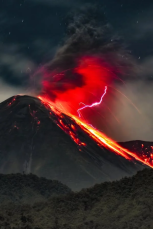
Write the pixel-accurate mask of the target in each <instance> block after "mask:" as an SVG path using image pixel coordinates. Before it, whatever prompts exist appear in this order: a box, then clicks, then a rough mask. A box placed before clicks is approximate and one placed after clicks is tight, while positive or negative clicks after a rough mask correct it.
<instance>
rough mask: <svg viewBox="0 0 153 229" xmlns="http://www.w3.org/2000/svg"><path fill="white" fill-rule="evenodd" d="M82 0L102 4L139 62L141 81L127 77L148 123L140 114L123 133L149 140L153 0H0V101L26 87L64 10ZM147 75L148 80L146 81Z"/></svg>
mask: <svg viewBox="0 0 153 229" xmlns="http://www.w3.org/2000/svg"><path fill="white" fill-rule="evenodd" d="M86 3H91V4H93V3H97V4H98V5H99V7H101V8H102V10H103V12H104V14H105V16H106V20H107V21H108V22H109V23H110V24H111V26H112V28H113V30H114V33H116V34H118V35H119V36H121V38H122V39H123V40H124V41H125V43H126V44H127V46H128V49H129V50H131V53H132V55H133V56H134V57H135V58H136V60H137V61H138V66H140V67H141V71H139V75H140V78H141V79H143V81H144V82H143V83H142V80H141V83H138V84H137V83H130V86H129V88H130V90H131V91H132V92H131V94H130V95H129V96H131V97H130V98H132V99H133V100H134V102H135V103H136V105H137V106H138V107H139V108H140V110H141V111H142V113H143V114H144V117H145V120H147V121H145V122H147V123H145V125H144V122H143V125H141V126H140V123H142V120H141V119H140V118H139V120H138V123H137V124H136V126H135V128H134V130H137V131H133V129H132V128H131V129H129V130H128V131H127V132H128V134H127V136H125V138H127V139H129V140H130V139H133V138H143V139H144V136H145V138H146V139H147V140H151V139H152V132H153V124H152V122H151V120H152V115H153V111H152V108H151V107H152V96H153V93H152V91H153V90H152V89H153V87H152V76H153V26H152V24H153V1H151V0H150V1H149V0H139V1H138V0H109V1H108V0H103V1H102V0H99V1H93V0H88V1H86V0H79V1H74V0H18V1H16V0H7V1H6V0H0V101H3V100H4V99H7V98H8V97H10V96H12V95H15V94H18V93H28V92H29V85H30V83H29V82H30V81H29V78H30V76H31V75H32V74H33V73H34V72H35V70H36V69H37V68H38V67H39V66H42V65H43V64H44V63H46V62H47V61H48V60H50V59H51V58H52V57H53V56H54V54H55V52H56V50H57V48H58V47H59V45H60V44H61V42H62V41H63V40H64V36H65V28H66V17H67V15H68V14H69V13H70V12H71V11H72V10H74V9H76V8H78V7H80V6H83V5H84V4H86ZM146 79H149V80H150V81H149V86H147V82H148V81H147V82H146ZM129 88H128V90H129ZM133 95H134V96H133ZM143 95H144V96H143ZM144 98H145V99H144ZM128 111H129V107H128ZM122 112H123V111H122ZM151 112H152V113H151ZM125 113H126V114H127V109H125V112H124V115H123V113H122V115H121V117H120V118H121V119H122V117H124V121H125V119H126V120H127V117H126V118H125ZM132 115H133V113H132ZM135 117H136V116H135V115H134V116H131V120H129V121H128V124H127V125H128V126H129V125H130V126H132V124H133V123H135V119H136V118H135ZM122 122H123V120H122ZM131 123H132V124H131ZM139 126H140V129H141V130H142V129H143V130H144V128H145V131H143V134H142V135H141V134H139V133H140V129H139V128H138V127H139ZM144 126H145V127H144ZM138 129H139V130H138ZM129 136H130V137H129ZM119 140H120V138H119ZM121 140H122V139H121ZM144 140H145V139H144Z"/></svg>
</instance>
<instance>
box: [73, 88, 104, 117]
mask: <svg viewBox="0 0 153 229" xmlns="http://www.w3.org/2000/svg"><path fill="white" fill-rule="evenodd" d="M106 92H107V86H105V90H104V93H103V94H102V96H101V98H100V101H99V102H95V103H92V104H91V105H84V106H83V107H81V108H79V109H78V110H77V112H78V115H79V117H81V114H80V111H81V110H84V109H85V108H87V107H88V108H91V107H95V106H98V105H100V104H101V103H102V101H103V98H104V96H105V95H106Z"/></svg>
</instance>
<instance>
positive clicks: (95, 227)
mask: <svg viewBox="0 0 153 229" xmlns="http://www.w3.org/2000/svg"><path fill="white" fill-rule="evenodd" d="M152 216H153V170H152V169H145V170H143V171H140V172H138V173H137V174H136V175H135V176H133V177H130V178H123V179H122V180H120V181H116V182H115V181H114V182H105V183H102V184H97V185H95V186H94V187H92V188H89V189H84V190H82V191H80V192H78V193H73V192H72V193H69V194H67V195H65V196H59V197H53V198H51V199H50V200H49V201H47V202H42V203H36V204H34V205H33V206H31V205H23V206H18V205H7V206H2V207H1V209H0V225H1V226H2V225H8V228H14V229H17V228H22V229H23V228H29V229H33V228H37V229H116V228H117V229H136V228H137V229H149V228H150V229H152V228H153V217H152Z"/></svg>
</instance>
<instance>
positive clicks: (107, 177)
mask: <svg viewBox="0 0 153 229" xmlns="http://www.w3.org/2000/svg"><path fill="white" fill-rule="evenodd" d="M61 123H64V125H65V130H66V133H65V132H64V131H63V130H62V129H61V128H60V127H59V126H61ZM68 133H71V136H72V137H75V138H76V139H80V141H81V142H83V143H84V144H83V145H82V144H80V145H77V144H76V143H75V142H74V141H73V140H72V139H71V137H70V135H68ZM143 168H145V166H144V165H142V164H141V163H139V162H137V161H135V160H131V161H129V160H126V159H125V158H123V157H121V156H119V155H117V154H115V153H114V152H111V151H109V150H108V149H106V148H105V147H100V146H99V145H97V142H95V141H94V140H93V139H92V138H91V137H90V136H89V135H88V134H87V133H86V132H85V131H84V130H83V129H81V127H80V126H79V125H78V124H77V123H76V122H75V121H74V120H73V119H72V118H70V117H69V116H67V115H65V114H62V113H61V115H60V116H57V115H56V113H55V112H54V111H51V110H50V109H49V108H48V107H47V106H45V105H44V104H43V103H42V102H41V101H40V100H39V99H37V98H34V97H30V96H19V95H18V96H14V97H11V98H9V99H7V100H6V101H4V102H2V103H0V173H4V174H9V173H22V172H23V171H24V172H25V173H33V174H36V175H37V176H42V177H46V178H48V179H51V180H59V181H61V182H62V183H64V184H66V185H68V187H70V188H71V189H73V190H80V189H81V188H86V187H90V186H92V185H94V184H96V183H101V182H104V181H112V180H117V179H120V178H122V177H124V176H131V175H133V174H135V173H136V172H137V171H138V170H141V169H143Z"/></svg>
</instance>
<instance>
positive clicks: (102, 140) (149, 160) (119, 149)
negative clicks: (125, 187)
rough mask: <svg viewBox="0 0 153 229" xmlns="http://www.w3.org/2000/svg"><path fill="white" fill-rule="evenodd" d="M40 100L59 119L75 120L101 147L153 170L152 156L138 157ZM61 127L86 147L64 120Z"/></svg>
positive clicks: (81, 121) (90, 127) (43, 99)
mask: <svg viewBox="0 0 153 229" xmlns="http://www.w3.org/2000/svg"><path fill="white" fill-rule="evenodd" d="M38 98H39V99H40V100H41V101H42V103H44V104H45V105H48V106H49V107H50V109H51V111H52V112H54V113H55V114H56V115H57V116H59V119H60V117H62V114H63V113H64V114H65V115H67V116H69V117H70V119H73V120H74V121H75V122H76V123H77V125H79V126H80V128H81V129H82V130H84V131H85V132H86V133H87V134H88V135H89V136H90V137H91V138H92V139H93V140H94V141H96V142H97V144H98V145H100V146H101V147H105V148H108V149H109V150H110V151H112V152H114V153H116V154H118V155H120V156H122V157H124V158H126V159H127V160H134V159H135V160H137V161H139V162H141V163H143V164H145V165H147V166H150V167H151V168H153V159H152V157H151V156H148V157H147V156H146V157H145V158H144V157H143V156H138V155H137V154H136V153H134V152H131V151H129V150H127V149H125V148H123V147H121V146H120V145H118V144H117V143H116V142H114V141H113V140H111V139H110V138H108V137H107V136H105V135H104V134H103V133H102V132H100V131H99V130H97V129H95V128H93V127H92V126H90V125H89V124H87V123H86V122H85V121H83V120H82V119H81V118H80V117H76V116H75V115H72V114H70V113H65V112H63V111H61V110H60V109H59V108H57V107H55V105H54V104H53V103H52V102H51V101H50V100H48V99H45V98H44V97H41V96H39V97H38ZM59 127H60V128H61V129H62V130H63V131H65V132H66V133H68V134H69V135H70V137H71V138H72V139H73V141H75V142H76V143H77V144H78V145H84V144H85V143H83V142H80V140H79V139H78V136H77V133H74V132H73V133H72V131H67V127H66V126H65V124H64V123H63V121H62V120H61V121H60V125H59ZM74 131H75V130H74Z"/></svg>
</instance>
